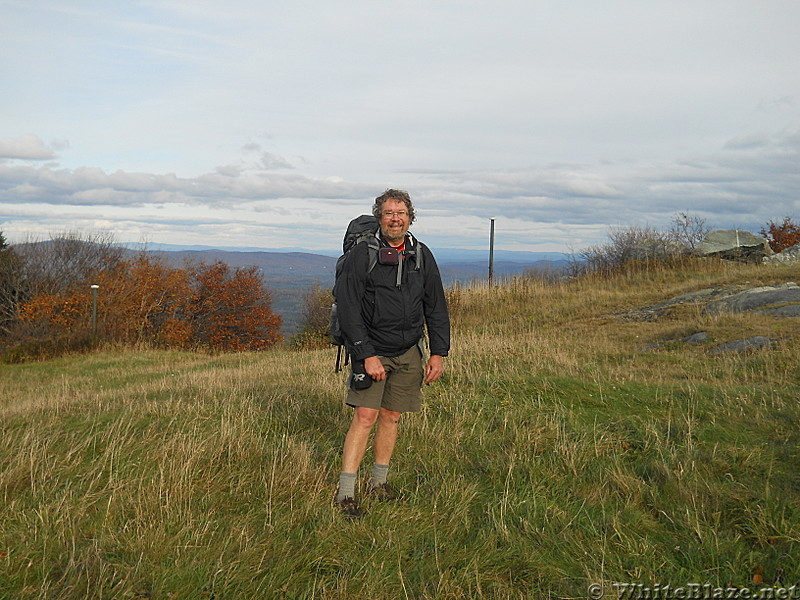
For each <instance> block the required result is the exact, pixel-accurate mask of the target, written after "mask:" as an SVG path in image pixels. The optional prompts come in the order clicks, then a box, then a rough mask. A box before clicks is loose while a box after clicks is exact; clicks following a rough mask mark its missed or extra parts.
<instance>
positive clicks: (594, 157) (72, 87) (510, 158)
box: [0, 0, 800, 247]
mask: <svg viewBox="0 0 800 600" xmlns="http://www.w3.org/2000/svg"><path fill="white" fill-rule="evenodd" d="M798 18H800V4H798V3H796V2H795V1H794V0H775V1H774V2H770V3H767V4H764V3H757V2H755V1H749V0H746V1H744V2H737V3H731V2H729V1H727V0H708V1H707V2H690V1H688V0H676V1H675V2H668V3H667V2H661V3H659V2H639V1H638V0H608V1H606V2H603V3H602V4H600V3H597V2H594V1H590V0H576V1H575V2H570V3H530V2H525V1H523V0H499V1H498V2H495V3H491V4H489V3H481V2H474V1H471V0H467V1H466V2H454V1H450V0H444V1H443V2H436V3H430V2H422V1H417V0H412V1H410V2H406V3H404V4H403V7H402V10H398V9H397V7H396V6H394V5H383V4H381V3H375V2H371V1H369V0H354V2H351V3H348V4H347V5H346V6H344V5H338V4H337V5H334V4H331V3H326V2H322V1H321V0H310V1H309V2H301V3H269V2H268V3H264V2H256V1H255V0H232V1H230V2H227V3H225V4H224V5H221V4H219V3H218V2H214V1H213V0H192V1H191V2H189V1H188V0H165V1H163V2H162V1H159V2H156V1H153V0H147V1H145V2H136V3H108V2H103V1H102V0H85V1H82V2H80V3H79V4H77V5H74V6H73V5H69V6H66V5H64V4H63V3H57V2H52V1H46V0H45V1H41V2H22V1H18V0H12V1H8V2H6V3H4V21H3V27H2V28H3V34H4V41H5V42H6V44H5V52H6V55H7V56H5V57H4V58H5V61H4V66H5V71H4V81H3V84H4V86H5V87H6V88H7V89H9V90H13V93H8V94H3V95H0V131H3V132H5V133H4V135H8V136H9V139H6V140H0V158H4V159H6V160H4V161H2V162H0V210H3V211H5V212H4V214H5V215H10V212H9V210H10V208H11V207H12V206H16V205H17V203H19V202H20V201H24V204H22V206H26V207H27V209H26V210H29V211H31V212H30V213H29V214H30V218H27V221H26V222H28V221H35V219H42V223H43V224H44V223H45V222H47V223H50V221H58V220H59V219H60V220H61V221H63V222H64V223H65V225H66V226H69V224H70V222H71V219H78V220H80V221H81V222H84V221H87V222H89V221H91V219H92V218H93V215H94V214H96V215H98V217H97V220H96V222H97V223H115V219H118V222H119V229H120V233H121V234H124V232H125V231H126V228H128V227H130V228H131V229H130V233H129V235H134V234H136V233H137V232H138V231H139V229H138V228H140V226H141V227H145V228H146V225H141V224H139V221H137V218H141V220H142V222H146V221H147V220H148V219H155V220H156V221H154V222H158V226H157V227H155V229H154V231H156V232H158V235H164V236H165V237H170V238H172V239H171V240H169V241H176V239H177V238H179V237H183V236H194V235H195V234H194V233H193V229H192V227H191V226H187V225H185V224H184V222H183V221H182V219H184V218H185V216H186V214H187V213H190V214H192V215H198V216H199V215H203V216H204V218H207V219H208V223H204V224H202V225H198V227H202V228H203V229H204V235H205V236H210V235H220V236H222V237H224V238H225V239H228V240H229V239H230V237H231V235H232V232H233V231H234V230H236V231H237V232H239V233H240V235H239V237H240V238H241V239H242V242H243V243H246V245H256V244H255V241H256V240H258V239H259V238H260V237H262V235H267V234H266V233H265V232H267V231H268V228H269V227H277V228H278V229H279V230H280V231H284V230H288V229H290V228H294V229H295V230H296V231H301V230H303V229H304V228H309V229H310V230H311V231H314V236H313V237H314V239H315V241H319V242H321V241H322V240H323V238H325V239H327V238H328V237H330V239H334V240H335V243H334V244H333V247H336V246H338V239H336V238H338V237H340V236H338V234H337V235H334V233H336V232H335V231H334V230H335V229H336V228H337V227H339V224H340V223H344V224H346V222H347V220H349V218H350V217H351V216H352V215H353V214H354V213H356V214H357V213H358V212H364V211H367V210H368V209H369V203H370V202H371V198H373V197H374V196H375V195H377V194H378V193H380V192H381V191H382V190H383V189H385V188H386V187H401V188H405V189H408V190H409V191H410V192H411V193H412V196H413V197H415V198H416V199H417V200H418V202H419V205H420V221H419V223H418V227H419V228H421V229H422V231H425V230H426V229H425V228H426V227H429V226H430V230H429V231H430V234H431V235H433V236H441V239H442V240H448V243H451V241H453V242H455V241H459V242H460V243H463V244H471V243H474V244H479V243H483V241H482V234H481V233H480V232H481V231H482V228H483V227H484V223H485V220H486V219H487V218H488V217H490V216H497V217H498V226H500V225H501V224H502V226H503V227H505V228H506V229H507V231H506V234H507V235H506V237H505V238H504V239H505V242H504V243H506V244H508V245H509V246H514V247H520V246H529V247H533V246H535V245H536V244H539V243H540V241H541V240H546V243H547V244H549V245H553V244H558V243H561V244H564V245H567V244H568V243H570V244H572V243H574V240H575V239H576V237H577V238H580V239H586V238H588V237H589V236H590V235H592V234H596V235H600V236H601V237H602V235H604V232H605V230H606V229H607V227H608V226H609V225H618V224H626V223H631V224H641V223H646V224H652V225H655V226H658V225H661V224H666V223H667V222H668V220H669V218H670V216H671V215H672V214H674V213H675V212H676V211H687V212H697V213H700V214H702V215H703V216H704V217H705V218H707V219H708V220H709V222H712V223H714V224H715V225H719V226H727V225H731V224H735V225H737V226H740V227H741V226H750V227H751V228H754V229H756V230H757V229H758V227H760V226H761V225H762V224H763V222H764V221H765V220H766V219H769V218H772V217H781V216H783V215H784V214H792V211H796V208H797V205H796V200H794V199H793V198H794V197H795V196H794V194H795V190H796V189H798V185H797V184H798V175H796V174H795V173H796V171H797V168H796V165H797V164H798V152H799V150H800V143H799V140H800V102H798V98H800V80H798V78H797V77H796V64H795V63H796V60H795V58H794V57H795V56H797V55H798V54H800V36H797V35H796V32H795V27H794V24H795V23H796V22H797V20H798ZM3 103H5V104H3ZM28 132H32V134H29V133H28ZM42 140H52V141H51V142H50V143H47V144H46V143H44V142H43V141H42ZM64 140H70V142H69V143H67V142H65V141H64ZM56 153H57V154H58V156H56ZM15 159H16V160H15ZM24 160H28V161H30V160H36V161H52V162H50V163H41V162H40V163H38V164H36V165H31V164H25V163H24V162H21V161H24ZM34 209H36V210H34ZM66 209H69V212H68V213H67V212H65V210H66ZM37 211H38V212H37ZM48 211H49V212H48ZM45 213H48V214H50V215H51V218H50V219H48V220H45V218H44V214H45ZM133 213H138V217H137V218H134V217H136V215H133ZM11 216H13V217H14V218H13V219H12V218H10V217H8V219H7V221H6V222H3V223H2V225H1V226H2V228H3V229H4V230H5V231H13V230H14V227H16V225H15V223H16V222H17V220H19V219H23V220H25V219H26V217H25V216H24V215H19V214H18V213H15V214H14V215H11ZM101 217H102V218H101ZM3 218H6V217H3ZM169 219H174V223H175V229H174V232H173V235H171V236H170V235H169V233H168V232H167V230H168V228H169V222H170V221H169ZM226 219H228V220H229V222H230V224H231V227H230V228H228V229H226V228H225V226H224V222H225V220H226ZM270 219H276V220H277V221H276V222H275V223H272V222H270ZM428 219H430V221H428ZM251 221H252V222H251ZM453 221H455V222H457V223H459V224H461V223H469V226H468V227H469V229H468V231H470V232H473V231H474V232H475V236H474V239H473V238H472V236H471V235H462V236H458V235H455V236H453V237H445V236H452V235H453V234H452V230H453V229H456V230H458V229H459V228H460V227H459V228H455V227H453V226H452V225H451V226H447V225H444V223H447V222H453ZM91 222H94V221H91ZM248 223H249V224H248ZM234 224H235V227H234ZM325 224H327V229H328V230H329V231H330V234H329V232H328V231H326V229H325V227H324V226H323V227H320V228H319V229H315V227H317V226H318V225H325ZM569 228H572V229H573V231H572V232H570V231H569ZM448 230H450V231H448ZM578 230H579V231H580V235H575V233H574V232H575V231H578ZM269 231H270V233H269V235H270V236H271V235H274V232H273V231H272V230H269ZM548 232H549V233H548ZM251 238H252V239H251ZM163 241H167V240H163ZM597 241H599V240H593V241H592V242H597ZM434 243H435V240H434Z"/></svg>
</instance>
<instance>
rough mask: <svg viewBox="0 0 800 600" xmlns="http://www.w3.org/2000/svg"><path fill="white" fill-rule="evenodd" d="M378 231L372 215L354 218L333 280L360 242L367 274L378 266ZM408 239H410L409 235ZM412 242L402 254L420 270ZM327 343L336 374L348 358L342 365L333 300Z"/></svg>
mask: <svg viewBox="0 0 800 600" xmlns="http://www.w3.org/2000/svg"><path fill="white" fill-rule="evenodd" d="M379 230H380V225H379V224H378V219H376V218H375V217H374V216H373V215H361V216H360V217H356V218H355V219H353V220H352V221H350V224H349V225H348V226H347V230H346V231H345V234H344V239H343V240H342V255H341V256H340V257H339V258H338V259H337V260H336V271H335V276H334V277H335V279H338V278H339V274H340V273H341V271H342V265H343V264H344V259H345V256H347V254H348V252H350V250H352V249H353V248H355V247H356V245H358V244H360V243H361V242H366V243H367V249H368V251H369V262H368V265H367V273H370V272H371V271H372V269H374V268H375V265H376V264H378V255H379V252H380V248H381V242H380V239H379V238H378V232H379ZM409 237H411V236H410V235H409ZM412 240H413V242H412V243H413V246H414V249H411V250H406V251H404V252H403V253H404V254H406V255H409V256H410V255H414V256H416V269H418V270H419V269H421V268H422V252H419V251H418V246H419V242H418V241H416V240H414V238H413V237H412ZM397 265H398V267H397V286H398V287H400V282H401V278H402V273H403V267H402V261H398V262H397ZM327 338H328V341H329V342H330V343H331V344H333V345H334V346H336V370H335V372H336V373H338V372H339V371H341V368H342V366H347V364H348V362H349V360H350V356H349V355H348V353H345V359H344V364H343V365H342V362H341V357H342V350H343V349H344V345H345V339H344V335H343V334H342V329H341V327H339V318H338V316H337V313H336V301H335V299H334V302H333V304H331V314H330V319H329V321H328V333H327Z"/></svg>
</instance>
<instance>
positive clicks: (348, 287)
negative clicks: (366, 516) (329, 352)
mask: <svg viewBox="0 0 800 600" xmlns="http://www.w3.org/2000/svg"><path fill="white" fill-rule="evenodd" d="M372 214H373V215H374V216H375V218H376V219H377V220H378V224H379V229H378V231H377V232H376V234H375V235H376V236H377V237H378V238H379V244H380V247H381V249H380V251H379V253H378V260H377V262H376V263H375V264H374V267H373V268H372V269H371V270H370V268H369V265H370V249H369V245H368V243H367V242H361V243H359V244H357V245H356V246H354V247H353V248H352V249H351V250H350V252H348V253H347V254H346V255H345V258H344V262H343V265H342V270H341V272H340V274H339V276H338V277H337V279H336V284H335V286H334V297H335V298H336V305H337V309H338V318H339V326H340V327H341V330H342V333H343V334H344V337H345V340H346V344H347V349H348V351H349V352H350V355H351V361H352V364H353V373H354V375H352V376H351V378H350V381H351V385H350V389H349V390H348V392H347V398H346V399H345V403H346V404H348V405H349V406H352V407H354V409H355V411H354V414H353V420H352V422H351V424H350V429H349V430H348V432H347V436H346V437H345V441H344V450H343V452H342V472H341V474H340V478H339V489H338V491H337V494H336V502H337V503H338V505H339V507H340V508H341V510H342V513H343V514H344V515H346V516H348V517H359V516H361V515H362V514H363V513H362V511H361V509H360V507H359V505H358V502H357V501H356V499H355V484H356V477H357V473H358V468H359V466H360V464H361V461H362V459H363V458H364V454H365V452H366V449H367V443H368V441H369V436H370V432H371V431H372V428H373V426H374V425H375V424H376V423H377V425H378V426H377V430H376V431H375V439H374V440H373V455H374V460H375V463H374V465H373V469H372V479H371V481H370V492H371V493H374V494H375V496H376V497H377V498H379V499H381V500H393V499H395V498H396V496H395V493H394V491H393V490H392V488H391V487H390V486H389V484H388V483H387V481H386V479H387V473H388V470H389V460H390V459H391V457H392V453H393V451H394V447H395V442H396V440H397V425H398V422H399V421H400V416H401V415H402V413H405V412H416V411H418V410H419V409H420V401H421V397H422V392H421V388H422V384H423V383H426V384H429V383H432V382H434V381H436V380H437V379H439V377H441V375H442V372H443V370H444V364H443V360H442V359H443V358H444V357H445V356H447V353H448V351H449V349H450V318H449V316H448V312H447V302H446V300H445V295H444V289H443V287H442V280H441V277H440V275H439V269H438V267H437V265H436V261H435V260H434V258H433V255H432V254H431V251H430V250H429V249H428V247H427V246H425V245H424V244H422V243H420V242H419V241H417V240H416V239H415V238H414V237H413V236H412V235H410V234H409V233H408V228H409V226H410V225H411V223H413V222H414V218H415V215H414V206H413V204H412V202H411V198H410V197H409V195H408V193H407V192H404V191H402V190H393V189H390V190H386V192H384V193H383V194H382V195H381V196H378V197H377V198H376V199H375V204H374V205H373V207H372ZM391 249H393V250H391ZM426 326H427V330H428V338H429V347H430V358H429V359H428V360H427V362H426V363H425V364H424V365H423V357H422V349H421V340H422V337H423V335H424V329H425V327H426ZM359 372H361V373H366V375H367V377H369V380H366V383H367V384H370V383H371V384H370V385H369V387H367V388H366V389H356V388H357V387H363V385H357V382H356V381H355V380H356V374H357V373H359ZM365 379H366V378H365Z"/></svg>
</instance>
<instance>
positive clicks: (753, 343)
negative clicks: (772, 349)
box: [708, 335, 772, 354]
mask: <svg viewBox="0 0 800 600" xmlns="http://www.w3.org/2000/svg"><path fill="white" fill-rule="evenodd" d="M770 344H772V340H771V339H769V338H767V337H764V336H763V335H757V336H755V337H751V338H747V339H745V340H736V341H734V342H728V343H727V344H722V345H721V346H717V347H716V348H712V349H711V350H709V351H708V353H709V354H729V353H731V352H747V351H749V350H758V349H759V348H766V347H767V346H769V345H770Z"/></svg>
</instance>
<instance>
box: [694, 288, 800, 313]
mask: <svg viewBox="0 0 800 600" xmlns="http://www.w3.org/2000/svg"><path fill="white" fill-rule="evenodd" d="M798 304H800V287H798V286H797V284H796V283H793V282H789V283H784V284H783V285H780V286H777V287H770V286H765V287H757V288H752V289H749V290H745V291H743V292H739V293H738V294H734V295H732V296H728V297H727V298H722V299H720V300H715V301H713V302H709V303H708V305H707V306H706V312H707V313H708V314H712V315H716V314H720V313H725V312H731V313H739V312H746V311H750V310H758V309H764V310H767V309H773V308H774V309H777V308H785V306H786V305H798ZM774 314H780V313H774ZM784 316H787V315H784Z"/></svg>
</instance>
